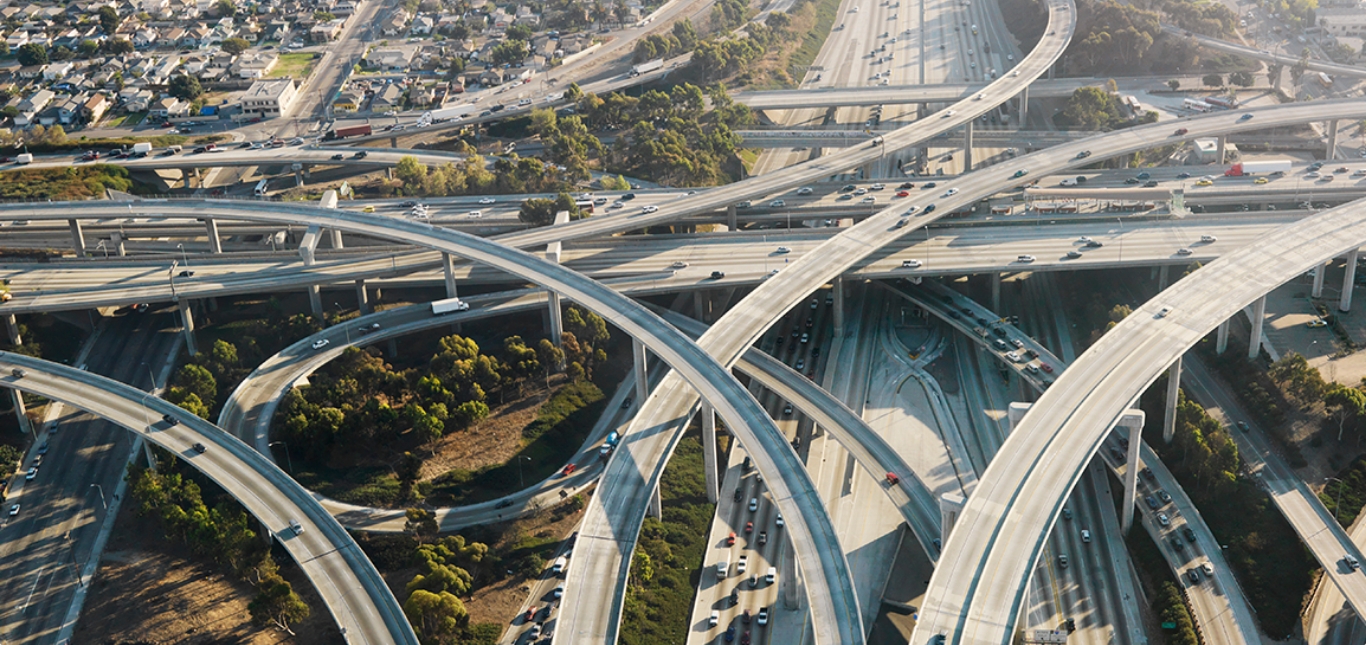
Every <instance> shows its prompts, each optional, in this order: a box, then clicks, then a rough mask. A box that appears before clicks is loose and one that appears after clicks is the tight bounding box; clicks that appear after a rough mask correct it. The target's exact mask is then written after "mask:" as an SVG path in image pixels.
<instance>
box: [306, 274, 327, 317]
mask: <svg viewBox="0 0 1366 645" xmlns="http://www.w3.org/2000/svg"><path fill="white" fill-rule="evenodd" d="M307 291H308V308H309V309H311V310H312V313H313V319H314V320H316V321H318V323H319V324H321V325H323V326H326V325H327V317H326V316H325V315H324V314H323V292H322V287H319V286H318V285H316V284H310V285H308V287H307Z"/></svg>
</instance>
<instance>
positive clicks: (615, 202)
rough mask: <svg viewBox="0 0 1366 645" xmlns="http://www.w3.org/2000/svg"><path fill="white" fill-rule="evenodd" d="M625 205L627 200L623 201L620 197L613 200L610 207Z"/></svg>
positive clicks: (622, 206)
mask: <svg viewBox="0 0 1366 645" xmlns="http://www.w3.org/2000/svg"><path fill="white" fill-rule="evenodd" d="M625 206H626V202H623V201H621V200H620V199H618V200H617V201H614V202H612V205H611V206H609V207H608V208H624V207H625Z"/></svg>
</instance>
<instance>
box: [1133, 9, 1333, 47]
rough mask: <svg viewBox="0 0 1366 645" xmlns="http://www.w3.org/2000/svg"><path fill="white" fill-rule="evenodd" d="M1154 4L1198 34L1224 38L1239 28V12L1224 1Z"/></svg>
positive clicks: (1175, 22) (1188, 29)
mask: <svg viewBox="0 0 1366 645" xmlns="http://www.w3.org/2000/svg"><path fill="white" fill-rule="evenodd" d="M1309 1H1310V2H1313V1H1314V0H1309ZM1152 4H1153V5H1154V8H1156V9H1158V10H1160V11H1161V12H1162V13H1163V14H1164V15H1166V16H1167V18H1168V20H1169V21H1170V22H1171V23H1172V24H1174V25H1176V26H1177V27H1180V28H1182V29H1185V30H1187V31H1191V32H1195V33H1197V34H1204V35H1206V36H1211V37H1214V38H1222V37H1224V36H1231V35H1233V33H1234V31H1235V30H1236V29H1237V28H1238V14H1236V13H1234V12H1233V10H1232V9H1229V8H1228V7H1227V6H1226V5H1224V4H1222V3H1218V2H1193V1H1191V0H1153V2H1152Z"/></svg>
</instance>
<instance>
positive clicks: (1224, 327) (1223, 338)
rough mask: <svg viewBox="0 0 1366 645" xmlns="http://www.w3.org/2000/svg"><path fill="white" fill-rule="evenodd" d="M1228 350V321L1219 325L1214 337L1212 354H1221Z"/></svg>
mask: <svg viewBox="0 0 1366 645" xmlns="http://www.w3.org/2000/svg"><path fill="white" fill-rule="evenodd" d="M1226 349H1228V320H1225V321H1224V322H1221V323H1219V333H1218V335H1217V336H1215V341H1214V353H1216V354H1223V353H1224V350H1226Z"/></svg>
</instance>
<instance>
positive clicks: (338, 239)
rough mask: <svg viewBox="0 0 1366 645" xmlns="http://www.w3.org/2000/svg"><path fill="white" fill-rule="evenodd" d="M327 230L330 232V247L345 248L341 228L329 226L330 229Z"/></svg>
mask: <svg viewBox="0 0 1366 645" xmlns="http://www.w3.org/2000/svg"><path fill="white" fill-rule="evenodd" d="M327 231H328V232H329V233H331V234H332V248H334V249H344V248H346V245H345V244H343V243H342V232H341V229H338V228H330V229H327Z"/></svg>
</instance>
